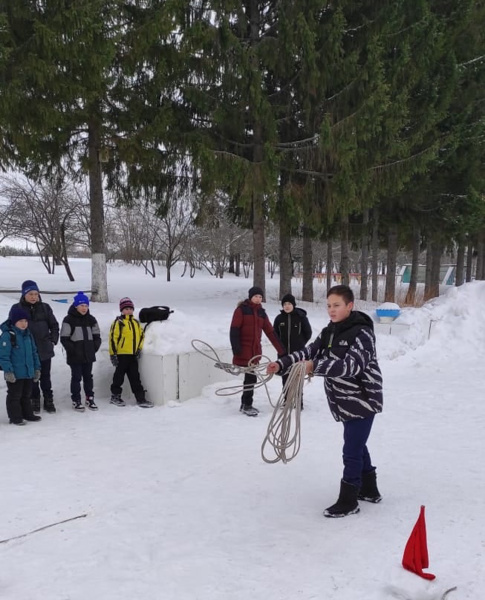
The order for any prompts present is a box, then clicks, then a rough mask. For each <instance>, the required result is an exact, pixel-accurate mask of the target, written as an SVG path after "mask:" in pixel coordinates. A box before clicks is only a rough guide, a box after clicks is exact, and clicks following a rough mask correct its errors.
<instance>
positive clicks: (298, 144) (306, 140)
mask: <svg viewBox="0 0 485 600" xmlns="http://www.w3.org/2000/svg"><path fill="white" fill-rule="evenodd" d="M319 139H320V135H319V134H318V133H315V134H314V135H312V136H311V137H309V138H304V139H303V140H295V141H294V142H281V143H279V144H276V148H277V149H278V150H282V149H284V148H301V147H302V146H311V145H314V144H315V143H316V142H318V140H319Z"/></svg>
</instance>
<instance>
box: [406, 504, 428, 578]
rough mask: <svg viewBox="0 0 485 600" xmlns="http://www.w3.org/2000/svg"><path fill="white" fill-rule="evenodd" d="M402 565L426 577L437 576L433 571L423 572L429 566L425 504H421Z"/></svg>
mask: <svg viewBox="0 0 485 600" xmlns="http://www.w3.org/2000/svg"><path fill="white" fill-rule="evenodd" d="M402 566H403V567H404V568H405V569H407V570H408V571H412V572H413V573H416V575H419V576H420V577H424V579H435V577H436V575H432V574H431V573H423V569H427V568H428V567H429V560H428V545H427V541H426V521H425V520H424V506H421V510H420V512H419V517H418V520H417V521H416V525H415V526H414V528H413V530H412V532H411V535H410V536H409V539H408V542H407V544H406V547H405V548H404V554H403V557H402Z"/></svg>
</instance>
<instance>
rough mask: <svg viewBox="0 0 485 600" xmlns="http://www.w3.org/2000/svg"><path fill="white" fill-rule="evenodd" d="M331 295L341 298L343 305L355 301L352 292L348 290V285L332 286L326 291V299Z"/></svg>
mask: <svg viewBox="0 0 485 600" xmlns="http://www.w3.org/2000/svg"><path fill="white" fill-rule="evenodd" d="M332 294H335V295H336V296H342V298H343V299H344V301H345V304H349V303H350V302H354V301H355V299H354V292H353V291H352V290H351V289H350V288H349V286H348V285H334V286H333V287H331V288H330V289H329V290H328V292H327V298H328V297H329V296H331V295H332Z"/></svg>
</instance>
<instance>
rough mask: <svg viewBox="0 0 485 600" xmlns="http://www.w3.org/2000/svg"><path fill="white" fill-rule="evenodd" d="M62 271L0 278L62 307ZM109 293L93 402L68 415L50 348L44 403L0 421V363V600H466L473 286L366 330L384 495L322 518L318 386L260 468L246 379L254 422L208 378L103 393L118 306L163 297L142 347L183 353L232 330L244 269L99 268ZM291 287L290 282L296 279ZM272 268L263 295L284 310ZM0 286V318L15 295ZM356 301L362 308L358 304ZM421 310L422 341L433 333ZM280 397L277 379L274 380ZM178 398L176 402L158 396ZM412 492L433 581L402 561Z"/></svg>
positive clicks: (472, 510) (17, 268)
mask: <svg viewBox="0 0 485 600" xmlns="http://www.w3.org/2000/svg"><path fill="white" fill-rule="evenodd" d="M73 271H74V274H75V277H76V279H77V281H76V282H75V283H73V284H70V283H68V282H67V278H66V276H65V274H64V273H63V272H62V271H59V273H56V274H55V275H48V274H46V273H45V271H43V267H42V265H41V264H40V262H39V261H38V260H37V259H31V258H30V259H27V258H0V288H3V289H17V288H19V287H20V284H21V282H22V281H23V280H24V279H34V280H36V281H37V282H38V283H39V285H40V287H41V290H42V289H49V290H59V291H66V292H67V291H69V292H70V293H66V294H64V295H60V296H48V295H47V294H43V299H44V300H46V301H49V302H51V306H52V307H53V309H54V311H55V314H56V316H57V318H58V319H59V321H61V320H62V318H63V317H64V315H65V314H66V312H67V308H68V306H69V305H68V304H63V303H59V302H55V301H53V299H54V298H57V299H59V298H61V299H62V298H66V299H68V300H69V301H70V300H71V298H72V295H73V294H74V293H75V292H77V291H78V290H82V289H87V288H89V281H90V263H89V261H87V260H75V261H73ZM108 281H109V289H110V297H111V299H112V300H113V302H112V303H111V304H106V305H96V304H95V305H92V312H93V314H94V315H95V316H96V317H97V319H98V320H99V322H100V326H101V330H102V333H103V346H102V349H101V351H100V355H99V359H98V362H97V363H96V368H95V389H96V399H97V402H98V404H99V406H100V410H99V412H98V413H91V412H89V411H86V413H84V414H77V413H74V411H72V410H71V407H70V398H69V369H68V367H67V366H66V364H65V357H64V356H63V353H62V351H61V349H60V347H59V346H58V347H57V356H56V358H55V359H54V361H53V381H54V393H55V401H56V406H57V407H58V412H57V414H55V415H49V414H45V413H43V415H42V416H43V420H42V422H41V423H29V424H28V425H27V426H26V427H22V428H20V427H13V426H10V425H8V419H7V416H6V412H5V403H4V400H3V398H4V397H5V383H4V382H3V378H0V379H1V381H0V397H1V398H2V400H1V402H0V405H1V406H0V456H1V460H0V481H1V482H2V486H1V492H0V515H1V518H0V540H5V539H7V538H11V537H14V536H20V535H22V534H25V533H28V532H30V531H32V530H35V529H38V528H41V527H44V526H47V525H50V524H53V523H56V522H59V521H62V520H65V519H71V518H74V517H77V516H80V515H86V516H85V517H83V518H79V519H75V520H72V521H68V522H66V523H64V524H61V525H57V526H55V527H51V528H47V529H44V530H42V531H39V532H37V533H32V534H30V535H27V536H25V537H21V538H19V539H16V540H12V541H9V542H6V543H0V565H1V567H0V599H1V600H41V599H42V600H86V599H88V598H89V599H93V600H135V599H137V600H138V599H139V600H384V599H392V598H400V599H401V600H404V599H406V598H408V599H409V600H435V599H436V600H438V599H440V598H441V597H442V596H443V593H444V592H445V591H446V590H447V589H449V588H451V587H453V586H457V588H458V589H457V590H456V591H453V592H450V594H449V595H448V596H447V600H466V599H468V600H472V599H473V600H480V599H481V598H482V597H483V589H484V587H485V567H484V564H485V563H484V553H485V527H484V525H483V522H484V517H483V506H484V501H483V499H484V497H485V469H484V466H483V465H484V460H483V454H484V451H485V441H484V439H485V433H484V432H485V405H484V392H483V389H484V366H483V365H484V359H485V313H484V309H483V306H484V302H483V301H484V299H485V284H484V283H481V282H476V283H472V284H467V285H465V286H463V287H462V288H459V289H454V288H453V289H451V288H450V289H448V291H447V292H446V294H445V295H444V296H442V297H441V298H439V299H437V300H435V301H433V302H431V303H428V304H426V305H425V306H423V307H422V308H420V309H404V311H403V314H402V316H401V317H400V321H401V322H403V323H407V324H409V325H410V328H409V330H403V331H402V332H401V333H400V334H399V335H398V336H394V335H393V336H388V335H384V334H382V333H378V336H377V337H378V352H379V358H380V364H381V367H382V370H383V374H384V381H385V409H384V412H383V413H382V415H379V416H377V417H376V420H375V425H374V429H373V432H372V435H371V439H370V442H369V447H370V450H371V453H372V457H373V462H374V464H376V465H377V468H378V478H379V487H380V490H381V493H382V494H383V496H384V500H383V502H382V503H380V504H378V505H370V504H367V503H364V502H362V503H361V511H360V513H359V514H358V515H353V516H350V517H347V518H345V519H335V520H332V519H326V518H324V517H323V516H322V511H323V509H324V508H325V507H326V506H328V505H329V504H332V503H333V502H334V501H335V499H336V497H337V493H338V486H339V480H340V477H341V470H342V466H341V436H342V426H341V424H339V423H336V422H335V421H334V420H333V419H332V417H331V416H330V413H329V411H328V408H327V405H326V401H325V399H324V394H323V382H322V381H321V380H318V379H317V378H315V379H314V380H313V382H312V383H311V384H310V385H308V386H306V388H305V411H304V412H303V413H302V447H301V451H300V453H299V455H298V456H297V457H296V458H295V459H294V460H293V461H292V462H290V463H289V464H287V465H283V464H281V463H279V464H277V465H268V464H266V463H264V462H263V461H262V459H261V443H262V441H263V438H264V436H265V433H266V427H267V424H268V422H269V419H270V416H271V413H272V409H271V407H270V406H269V404H268V402H267V400H266V398H265V394H264V390H262V389H260V390H258V392H257V396H256V402H255V405H257V406H258V407H259V408H260V409H261V414H260V416H259V417H258V418H255V419H254V418H247V417H245V416H242V415H240V413H239V412H238V408H239V401H238V397H237V396H233V397H226V398H221V397H218V396H216V394H215V391H216V389H217V387H218V386H217V385H215V386H210V387H207V388H205V389H204V391H203V394H202V396H200V397H198V398H193V399H191V400H189V401H188V402H185V403H183V404H181V405H178V406H176V405H173V406H164V407H155V408H154V409H151V410H141V409H138V408H137V407H135V406H127V407H126V408H117V407H114V406H111V405H109V403H108V399H109V383H110V377H111V375H112V367H111V365H110V363H109V360H108V353H107V332H108V328H109V324H110V322H111V321H112V319H113V318H114V317H115V316H116V314H117V313H118V308H117V302H118V300H119V298H121V297H122V296H125V295H128V296H130V297H131V298H132V299H133V300H134V302H135V305H136V307H137V309H140V308H141V307H142V306H151V305H154V304H166V305H169V306H171V307H172V308H174V309H175V312H174V313H173V315H171V317H170V319H169V320H168V321H166V322H165V323H163V324H162V325H161V326H159V327H158V328H155V329H156V331H152V333H151V334H150V333H149V334H148V339H147V352H148V351H149V352H161V353H167V352H170V353H173V352H180V351H185V350H189V349H190V341H191V340H192V339H193V338H200V339H203V340H205V341H207V342H209V343H210V344H211V345H213V346H216V347H224V346H227V345H228V328H229V323H230V319H231V316H232V312H233V310H234V308H235V306H236V303H237V301H238V300H242V299H243V298H245V297H246V292H247V289H248V288H249V287H250V285H251V283H252V281H251V280H245V279H238V278H235V277H232V276H226V277H225V278H224V279H223V280H220V279H215V278H211V277H210V276H209V275H208V274H204V273H197V274H196V276H195V277H194V278H193V279H190V278H189V277H188V275H186V276H185V277H184V278H180V277H179V276H178V275H177V274H175V276H174V279H173V281H172V282H171V283H167V282H166V281H165V280H164V272H163V270H162V271H161V272H160V274H159V277H157V278H156V279H152V278H151V277H147V276H145V275H143V272H142V270H140V269H137V268H135V267H129V266H126V265H121V264H115V265H110V267H109V279H108ZM294 291H295V292H296V295H297V297H298V294H299V290H298V286H297V285H296V284H295V288H294ZM277 293H278V282H277V280H276V279H275V280H268V282H267V295H268V302H267V303H266V305H265V306H266V309H267V311H268V314H269V316H270V318H271V319H274V317H275V316H276V315H277V313H278V310H279V308H280V305H279V302H278V299H277ZM324 295H325V287H324V284H318V283H315V296H316V302H315V303H314V304H313V305H307V304H306V303H299V306H301V307H302V308H305V309H307V310H308V314H309V318H310V322H311V323H312V326H313V329H314V332H315V334H316V333H318V331H319V330H320V328H321V327H322V326H323V325H325V324H326V322H327V318H326V314H325V303H324ZM18 297H19V295H18V294H5V293H1V294H0V319H2V320H3V319H4V318H6V316H7V314H8V309H9V308H10V306H11V304H12V303H13V302H16V301H17V300H18ZM357 308H359V309H362V310H366V311H368V312H369V314H372V313H373V310H374V308H375V306H373V305H372V303H362V302H357ZM430 323H431V336H430V337H429V331H430ZM269 388H270V392H271V395H272V396H273V397H275V398H276V396H277V394H278V392H279V390H280V380H279V379H278V378H274V379H273V380H272V381H271V382H270V384H269ZM172 404H173V403H172ZM421 504H424V505H425V506H426V522H427V531H428V550H429V559H430V566H429V569H428V572H431V573H434V574H435V575H436V579H435V580H434V581H431V582H430V581H426V580H424V579H421V578H419V577H418V576H416V575H414V574H412V573H409V572H407V571H405V570H404V569H403V568H402V567H401V558H402V554H403V551H404V546H405V544H406V541H407V539H408V537H409V535H410V533H411V530H412V528H413V526H414V523H415V521H416V519H417V517H418V514H419V508H420V506H421Z"/></svg>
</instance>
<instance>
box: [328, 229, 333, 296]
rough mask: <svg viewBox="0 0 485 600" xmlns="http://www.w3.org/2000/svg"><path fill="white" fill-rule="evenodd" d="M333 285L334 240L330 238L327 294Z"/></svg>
mask: <svg viewBox="0 0 485 600" xmlns="http://www.w3.org/2000/svg"><path fill="white" fill-rule="evenodd" d="M332 284H333V240H332V237H331V236H329V238H328V240H327V292H328V290H329V289H330V288H331V287H332Z"/></svg>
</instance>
